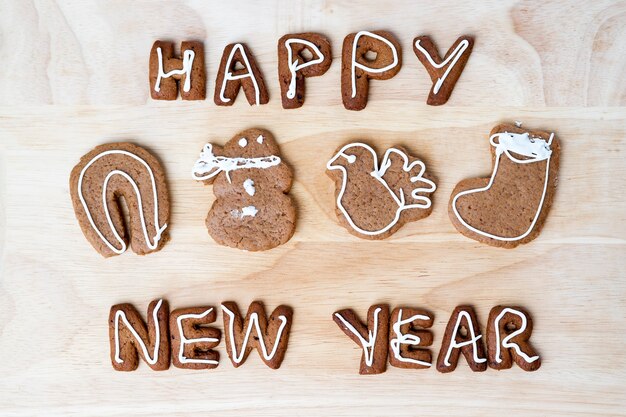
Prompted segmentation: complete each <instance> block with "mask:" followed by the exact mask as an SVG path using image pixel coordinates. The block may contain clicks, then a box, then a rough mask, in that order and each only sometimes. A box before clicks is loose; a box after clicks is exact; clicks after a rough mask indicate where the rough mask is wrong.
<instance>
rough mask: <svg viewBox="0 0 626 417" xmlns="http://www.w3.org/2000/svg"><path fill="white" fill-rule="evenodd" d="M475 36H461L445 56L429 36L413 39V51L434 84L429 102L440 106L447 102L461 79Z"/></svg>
mask: <svg viewBox="0 0 626 417" xmlns="http://www.w3.org/2000/svg"><path fill="white" fill-rule="evenodd" d="M473 47H474V38H473V37H471V36H461V37H460V38H458V39H457V40H456V42H454V44H453V45H452V46H451V47H450V49H448V52H447V53H446V55H445V56H444V57H443V59H442V58H441V57H440V56H439V52H438V51H437V46H436V45H435V43H434V42H433V41H432V40H431V39H430V37H428V36H418V37H417V38H415V39H413V52H415V55H417V59H419V60H420V62H421V63H422V65H424V67H425V68H426V71H428V75H430V79H431V80H432V82H433V86H432V88H431V89H430V94H429V95H428V100H427V101H426V103H427V104H429V105H431V106H440V105H442V104H445V103H446V102H447V101H448V99H449V98H450V94H452V90H453V89H454V85H455V84H456V82H457V81H458V80H459V77H460V76H461V73H462V72H463V68H465V64H466V63H467V60H468V59H469V56H470V54H471V53H472V48H473Z"/></svg>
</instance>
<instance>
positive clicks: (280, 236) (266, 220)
mask: <svg viewBox="0 0 626 417" xmlns="http://www.w3.org/2000/svg"><path fill="white" fill-rule="evenodd" d="M192 176H193V178H194V179H196V180H201V181H204V182H205V183H206V184H211V183H213V192H214V193H215V197H216V200H215V202H214V203H213V206H212V207H211V210H210V211H209V214H208V216H207V219H206V225H207V228H208V229H209V234H210V235H211V236H212V237H213V239H215V241H216V242H217V243H219V244H221V245H225V246H230V247H233V248H238V249H243V250H249V251H261V250H266V249H271V248H274V247H276V246H278V245H281V244H283V243H285V242H287V241H288V240H289V239H290V238H291V236H292V235H293V232H294V230H295V222H296V209H295V206H294V204H293V201H292V199H291V197H290V196H289V195H288V194H287V193H288V192H289V189H290V188H291V183H292V181H293V173H292V170H291V168H289V166H288V165H287V164H286V163H285V162H284V160H283V159H282V157H281V155H280V149H279V148H278V144H277V143H276V141H275V140H274V137H273V136H272V134H271V133H269V132H268V131H266V130H262V129H248V130H245V131H243V132H241V133H238V134H237V135H235V136H233V138H232V139H231V140H229V141H228V142H227V143H226V145H224V147H223V148H221V147H218V146H213V145H211V144H207V145H205V147H204V149H203V151H202V153H201V154H200V158H199V159H198V160H197V161H196V163H195V165H194V167H193V170H192Z"/></svg>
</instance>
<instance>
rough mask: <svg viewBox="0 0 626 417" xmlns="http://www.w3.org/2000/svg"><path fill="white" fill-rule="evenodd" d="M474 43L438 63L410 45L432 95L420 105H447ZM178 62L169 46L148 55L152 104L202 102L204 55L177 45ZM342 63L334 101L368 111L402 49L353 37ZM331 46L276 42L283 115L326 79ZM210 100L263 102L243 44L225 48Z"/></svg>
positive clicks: (305, 37)
mask: <svg viewBox="0 0 626 417" xmlns="http://www.w3.org/2000/svg"><path fill="white" fill-rule="evenodd" d="M473 44H474V40H473V38H472V37H469V36H461V37H459V38H458V39H457V41H456V42H455V43H454V44H453V45H452V46H451V47H450V49H449V50H448V51H447V53H446V54H445V56H444V57H443V58H442V57H440V55H439V52H438V49H437V47H436V45H435V44H434V42H433V41H432V40H431V39H430V38H429V37H427V36H419V37H417V38H415V39H414V40H413V45H412V46H413V51H414V53H415V55H416V57H417V59H418V60H419V61H420V62H421V64H422V65H423V66H424V68H425V69H426V71H427V72H428V74H429V76H430V78H431V81H432V88H431V90H430V93H429V96H428V99H427V103H428V104H429V105H441V104H444V103H446V102H447V101H448V99H449V97H450V95H451V93H452V90H453V88H454V85H455V84H456V82H457V80H458V79H459V77H460V75H461V73H462V72H463V68H464V67H465V64H466V62H467V60H468V58H469V56H470V54H471V52H472V47H473ZM180 54H181V57H180V58H179V57H177V56H175V55H174V44H173V43H170V42H163V41H156V42H155V43H154V45H153V47H152V50H151V53H150V74H149V81H150V93H151V96H152V98H153V99H155V100H175V99H176V98H177V96H178V94H179V93H180V96H181V98H182V99H183V100H204V99H205V98H206V74H205V69H204V67H205V65H204V47H203V45H202V43H201V42H193V41H185V42H182V43H181V48H180ZM341 56H342V58H341V60H342V62H341V95H342V101H343V104H344V107H345V108H346V109H348V110H362V109H363V108H365V106H366V105H367V99H368V90H369V80H387V79H390V78H392V77H394V76H395V75H396V74H397V73H398V72H399V71H400V67H401V66H402V48H401V46H400V44H399V42H398V41H397V39H396V38H395V37H394V36H393V35H392V34H391V33H389V32H386V31H373V32H370V31H360V32H357V33H352V34H350V35H348V36H346V38H345V39H344V42H343V47H342V55H341ZM331 62H332V53H331V45H330V41H329V40H328V39H327V38H326V37H324V36H323V35H321V34H318V33H297V34H288V35H285V36H283V37H281V38H280V39H279V41H278V73H279V83H280V87H281V100H282V105H283V108H285V109H292V108H298V107H301V106H302V105H303V103H304V97H305V78H308V77H317V76H321V75H323V74H325V73H326V72H327V71H328V69H329V68H330V65H331ZM215 84H216V85H215V92H214V96H213V99H214V102H215V104H216V105H218V106H230V105H232V104H233V103H234V101H235V99H236V97H237V95H238V93H239V90H243V92H244V95H245V97H246V99H247V101H248V103H249V104H250V105H257V106H258V105H261V104H265V103H267V102H268V101H269V95H268V91H267V87H266V85H265V81H264V79H263V74H262V71H261V69H260V67H259V66H258V64H257V62H256V59H255V58H254V55H253V54H252V51H251V50H250V49H249V48H248V47H247V46H246V45H245V44H243V43H233V44H229V45H227V46H226V47H225V49H224V51H223V54H222V59H221V62H220V65H219V69H218V73H217V77H216V83H215Z"/></svg>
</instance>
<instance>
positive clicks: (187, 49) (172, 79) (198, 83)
mask: <svg viewBox="0 0 626 417" xmlns="http://www.w3.org/2000/svg"><path fill="white" fill-rule="evenodd" d="M180 53H181V55H182V56H183V58H182V59H180V58H178V57H175V56H174V44H173V43H171V42H163V41H156V42H154V45H152V50H151V51H150V75H149V78H150V95H151V96H152V98H153V99H154V100H176V97H177V96H178V91H179V90H180V97H181V98H182V99H183V100H204V99H205V97H206V74H205V72H204V46H203V45H202V42H190V41H187V42H182V43H181V44H180Z"/></svg>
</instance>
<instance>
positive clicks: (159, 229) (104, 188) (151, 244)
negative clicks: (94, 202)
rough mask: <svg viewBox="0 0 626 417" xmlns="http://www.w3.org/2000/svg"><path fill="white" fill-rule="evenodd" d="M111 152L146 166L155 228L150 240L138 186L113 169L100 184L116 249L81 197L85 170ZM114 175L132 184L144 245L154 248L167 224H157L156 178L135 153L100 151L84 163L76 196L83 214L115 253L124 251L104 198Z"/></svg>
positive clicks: (103, 203) (146, 164) (126, 176)
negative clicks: (83, 211)
mask: <svg viewBox="0 0 626 417" xmlns="http://www.w3.org/2000/svg"><path fill="white" fill-rule="evenodd" d="M113 154H118V155H124V156H128V157H130V158H132V159H134V160H137V161H139V162H140V163H141V164H142V165H143V166H144V167H145V168H146V170H147V171H148V173H149V174H150V180H151V182H152V197H153V199H154V228H155V235H154V237H153V238H152V241H151V239H150V237H149V236H148V230H147V225H146V220H145V218H144V213H143V203H142V197H141V193H140V192H139V187H138V186H137V183H136V182H135V181H134V180H133V179H132V177H131V176H130V175H128V174H127V173H125V172H123V171H120V170H119V169H115V170H113V171H111V172H109V173H108V175H107V176H106V178H105V179H104V184H103V186H102V205H103V208H104V212H105V214H106V218H107V222H108V224H109V227H110V228H111V231H112V232H113V235H114V236H115V239H116V240H117V241H118V243H119V244H120V245H121V249H117V248H116V247H115V246H113V245H112V244H111V243H110V242H109V241H108V240H107V239H106V238H105V237H104V235H103V234H102V232H101V231H100V229H98V228H97V227H96V224H95V223H94V221H93V218H92V217H91V212H90V211H89V207H87V202H86V201H85V198H84V197H83V190H82V186H83V177H84V176H85V172H86V171H87V169H88V168H89V167H90V166H91V165H92V164H93V163H94V162H95V161H97V160H98V159H100V158H102V157H104V156H106V155H113ZM114 175H121V176H122V177H123V178H125V179H126V180H127V181H128V182H129V183H130V185H132V187H133V190H134V191H135V194H136V195H137V204H138V210H139V217H140V220H141V227H142V229H143V235H144V239H145V241H146V245H147V246H148V248H150V249H156V247H157V245H158V243H159V240H160V239H161V236H162V234H163V231H164V230H165V229H166V228H167V224H164V225H163V226H159V200H158V196H157V189H156V180H155V179H154V173H153V172H152V168H150V165H148V163H146V161H144V160H143V159H141V158H140V157H138V156H137V155H135V154H133V153H131V152H128V151H122V150H110V151H105V152H102V153H100V154H98V155H96V156H94V157H93V158H92V159H91V161H89V162H88V163H87V165H85V167H84V168H83V169H82V170H81V171H80V175H79V177H78V198H79V200H80V202H81V204H82V206H83V208H84V209H85V214H86V215H87V219H88V220H89V224H91V227H92V228H93V229H94V230H95V231H96V233H97V235H98V237H99V238H100V239H101V240H102V241H103V242H104V243H105V244H106V245H107V247H108V248H109V249H111V250H112V251H113V252H115V253H116V254H118V255H119V254H121V253H124V251H126V243H125V242H124V240H123V239H122V237H121V236H120V235H119V234H118V233H117V230H116V229H115V226H114V225H113V221H112V220H111V215H110V213H109V207H108V203H107V198H106V193H107V186H108V184H109V180H110V179H111V177H113V176H114Z"/></svg>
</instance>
